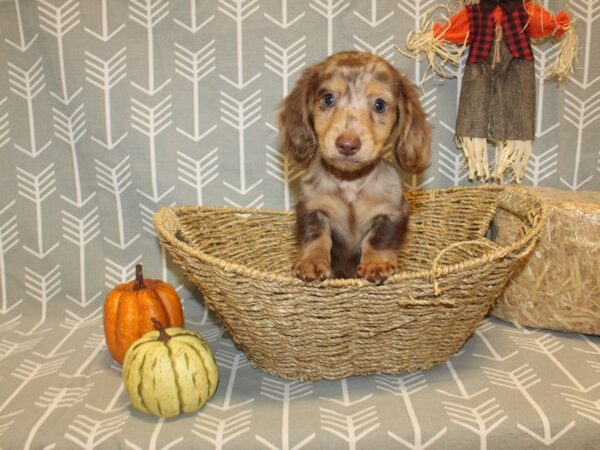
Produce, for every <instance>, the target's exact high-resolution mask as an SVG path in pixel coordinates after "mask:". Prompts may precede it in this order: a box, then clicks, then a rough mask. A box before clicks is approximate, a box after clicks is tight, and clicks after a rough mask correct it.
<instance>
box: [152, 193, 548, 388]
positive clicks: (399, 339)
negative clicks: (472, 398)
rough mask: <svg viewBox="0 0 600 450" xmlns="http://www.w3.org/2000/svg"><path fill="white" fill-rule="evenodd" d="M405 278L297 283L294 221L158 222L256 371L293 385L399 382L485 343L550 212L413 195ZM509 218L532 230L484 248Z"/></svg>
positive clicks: (248, 214)
mask: <svg viewBox="0 0 600 450" xmlns="http://www.w3.org/2000/svg"><path fill="white" fill-rule="evenodd" d="M405 195H406V198H407V200H408V201H409V203H410V205H411V220H410V225H409V232H408V237H407V241H406V244H405V245H404V248H403V249H402V251H401V254H400V267H399V270H398V273H397V274H396V275H394V276H393V277H391V278H389V279H388V280H386V282H385V283H384V284H383V285H379V286H376V285H373V284H370V283H369V282H367V281H365V280H361V279H331V280H326V281H324V282H313V283H305V282H303V281H301V280H299V279H297V278H294V277H293V276H292V274H291V267H292V264H293V261H294V259H295V255H296V244H295V240H294V224H295V216H294V214H293V212H289V211H269V210H252V209H233V208H221V207H201V206H183V207H170V208H162V209H161V210H159V211H158V212H157V213H156V215H155V218H154V224H155V227H156V229H157V231H158V236H159V239H160V241H161V243H162V245H163V246H164V247H165V248H166V249H167V251H168V252H169V253H170V254H171V256H172V257H173V260H174V261H175V263H176V264H178V265H179V266H180V267H181V268H182V269H183V270H184V272H185V273H186V275H187V276H188V277H189V279H190V280H191V281H192V282H193V283H194V284H196V285H197V286H198V287H199V288H200V290H201V291H202V293H203V297H204V302H205V304H206V306H208V308H210V309H211V310H213V311H214V312H215V313H216V314H217V316H218V317H219V318H220V319H221V320H222V324H223V326H224V327H225V328H226V329H227V330H228V331H229V333H230V334H231V336H232V338H233V340H234V341H235V342H236V343H237V344H238V345H239V346H240V347H241V348H242V349H243V350H244V352H245V353H246V354H247V356H248V358H249V359H250V361H251V362H252V364H253V365H254V366H257V367H260V368H261V369H263V370H265V371H266V372H269V373H271V374H275V375H278V376H281V377H284V378H288V379H300V380H316V379H340V378H344V377H347V376H352V375H369V374H375V373H388V374H398V373H403V372H407V371H417V370H426V369H429V368H431V367H433V366H434V365H437V364H443V363H445V362H447V360H448V359H449V358H450V357H451V356H452V355H453V354H455V353H456V352H457V351H458V350H459V349H460V348H461V347H462V345H463V344H464V343H465V341H466V340H467V339H468V338H469V337H470V336H471V334H472V333H473V332H474V331H475V329H476V328H477V326H478V325H479V323H480V322H481V320H482V319H483V317H484V316H485V315H486V314H487V312H488V310H489V308H490V306H491V305H492V303H493V302H494V300H495V299H496V298H497V297H498V296H499V295H500V294H501V292H502V291H503V289H504V287H505V285H506V284H507V282H508V280H509V278H510V276H511V275H512V273H513V272H514V271H515V270H516V269H517V268H518V266H519V264H520V263H521V261H522V260H523V259H524V258H526V257H527V255H528V254H529V253H530V252H531V250H532V248H533V246H534V245H535V243H536V241H537V239H538V237H539V236H540V234H541V232H542V230H543V224H544V223H545V215H546V211H545V207H544V204H543V202H542V201H541V200H540V199H539V198H538V197H536V196H535V194H532V193H531V192H527V191H525V190H523V189H520V188H518V187H510V188H503V187H500V186H478V187H459V188H450V189H438V190H425V191H414V192H408V193H406V194H405ZM499 209H501V210H504V211H507V212H508V213H510V214H514V215H515V217H517V218H518V219H519V220H520V221H521V222H522V226H521V229H520V231H519V233H518V236H517V237H516V238H515V239H514V241H512V242H510V243H508V244H507V245H504V246H499V245H497V244H495V243H494V242H492V241H490V240H488V239H486V238H485V236H486V233H487V231H488V229H489V227H490V224H491V222H492V220H493V218H494V216H495V215H496V213H497V211H498V210H499Z"/></svg>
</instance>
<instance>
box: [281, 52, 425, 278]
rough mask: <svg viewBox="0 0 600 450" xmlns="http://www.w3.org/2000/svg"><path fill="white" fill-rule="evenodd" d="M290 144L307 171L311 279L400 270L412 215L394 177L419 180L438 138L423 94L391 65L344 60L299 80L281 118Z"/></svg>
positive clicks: (302, 229)
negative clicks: (403, 173) (388, 154)
mask: <svg viewBox="0 0 600 450" xmlns="http://www.w3.org/2000/svg"><path fill="white" fill-rule="evenodd" d="M279 125H280V134H281V139H282V143H283V145H284V146H285V147H286V148H287V149H288V151H289V152H291V154H292V155H293V157H294V158H295V159H296V160H297V161H298V162H299V163H301V164H303V165H305V166H308V169H307V171H306V174H305V176H304V178H303V179H302V182H301V193H300V199H299V202H298V204H297V206H296V213H297V224H296V233H297V236H296V237H297V241H298V250H299V252H298V259H297V261H296V263H295V265H294V268H293V270H294V274H295V275H296V276H297V277H299V278H301V279H303V280H306V281H312V280H324V279H326V278H330V277H335V278H352V277H356V276H359V277H362V278H365V279H367V280H369V281H371V282H373V283H378V284H380V283H383V281H384V280H385V279H386V278H387V277H389V276H391V275H393V274H394V273H395V272H396V265H397V259H398V250H399V249H400V247H401V245H402V241H403V239H404V236H405V233H406V230H407V225H408V212H409V207H408V204H407V203H406V200H405V199H404V196H403V193H402V182H401V180H400V177H399V176H398V173H397V172H396V169H395V168H394V167H393V165H392V164H391V163H389V162H388V161H387V160H386V159H384V158H383V153H384V149H385V148H387V147H388V146H391V147H392V148H393V151H394V154H395V158H396V160H397V161H398V163H399V164H400V165H401V166H402V167H403V168H404V169H406V170H407V171H409V172H412V173H419V172H421V171H423V170H424V169H425V168H426V167H427V165H428V163H429V157H430V153H431V148H430V147H431V133H430V127H429V124H428V123H427V120H426V116H425V113H424V112H423V109H422V107H421V104H420V103H419V98H418V95H417V92H416V90H415V87H414V86H413V85H412V83H411V82H410V81H409V80H408V79H407V78H406V77H405V76H404V75H402V74H401V73H399V72H398V71H397V70H396V69H395V68H394V67H393V66H392V65H391V64H389V63H388V62H387V61H385V60H384V59H382V58H380V57H377V56H375V55H372V54H368V53H362V52H353V51H352V52H341V53H337V54H334V55H332V56H330V57H329V58H327V59H326V60H324V61H322V62H321V63H318V64H316V65H314V66H312V67H310V68H308V69H307V70H305V71H304V73H303V74H302V75H301V77H300V79H299V80H298V82H297V84H296V86H295V87H294V89H293V90H292V92H291V93H290V94H289V95H288V96H287V97H286V98H285V99H284V100H283V102H282V104H281V109H280V112H279Z"/></svg>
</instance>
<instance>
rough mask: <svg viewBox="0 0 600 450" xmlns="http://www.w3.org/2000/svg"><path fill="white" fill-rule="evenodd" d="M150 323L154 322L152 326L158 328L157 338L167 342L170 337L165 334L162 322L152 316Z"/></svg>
mask: <svg viewBox="0 0 600 450" xmlns="http://www.w3.org/2000/svg"><path fill="white" fill-rule="evenodd" d="M151 320H152V323H153V324H154V328H156V329H157V330H158V333H159V335H158V340H159V341H162V342H168V341H169V339H171V336H169V335H168V334H167V331H166V330H165V327H163V324H162V323H160V322H159V321H158V320H157V319H155V318H154V317H152V319H151Z"/></svg>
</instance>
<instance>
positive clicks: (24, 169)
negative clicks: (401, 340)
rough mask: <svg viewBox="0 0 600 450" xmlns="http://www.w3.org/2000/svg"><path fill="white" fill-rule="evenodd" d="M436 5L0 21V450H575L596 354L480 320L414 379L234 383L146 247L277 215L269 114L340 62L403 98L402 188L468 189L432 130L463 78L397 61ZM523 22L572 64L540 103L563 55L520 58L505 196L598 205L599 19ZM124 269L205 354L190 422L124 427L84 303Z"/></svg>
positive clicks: (129, 420) (292, 176) (200, 319)
mask: <svg viewBox="0 0 600 450" xmlns="http://www.w3.org/2000/svg"><path fill="white" fill-rule="evenodd" d="M436 3H437V2H435V1H434V0H418V1H410V0H395V1H394V2H386V1H383V0H369V1H364V0H363V1H358V0H309V1H305V2H294V1H291V0H219V1H212V2H211V1H204V0H127V1H108V0H98V1H95V2H90V1H81V0H38V1H23V0H4V1H0V386H2V387H1V388H0V441H1V442H2V444H0V447H2V448H13V447H18V448H23V447H30V448H44V449H51V448H89V449H93V448H95V449H103V448H143V449H159V448H166V449H168V448H194V447H202V448H204V447H207V448H213V447H214V448H223V449H237V448H248V447H251V448H288V449H292V448H336V449H338V448H339V449H347V448H350V449H352V448H392V447H402V448H407V447H408V448H431V449H433V448H482V449H485V448H493V447H494V446H495V444H496V443H498V442H500V441H501V440H503V439H504V438H505V436H508V435H511V436H515V435H516V436H518V437H519V439H522V440H523V442H524V443H525V444H524V445H530V446H537V447H540V448H543V447H545V446H546V445H547V444H549V445H550V446H553V447H556V446H558V447H561V446H569V447H570V448H571V447H572V448H588V447H593V444H592V443H590V442H591V441H590V439H591V438H590V436H592V435H593V434H594V433H596V434H597V429H598V426H600V385H598V376H599V374H600V341H599V340H598V337H595V336H581V335H567V334H562V333H549V332H547V331H544V330H532V329H524V330H519V331H517V330H514V329H513V328H512V327H510V326H507V325H505V324H503V323H501V322H499V321H497V320H493V319H489V320H486V321H484V322H483V323H482V325H481V326H480V328H479V329H478V330H477V331H476V332H475V333H474V335H473V336H472V338H471V339H469V341H468V342H467V343H466V345H465V346H464V347H463V349H462V351H461V352H460V353H459V354H457V355H455V356H454V357H453V358H451V359H450V360H449V361H447V362H446V363H445V364H444V365H440V366H438V367H436V368H433V369H432V370H431V371H428V372H426V373H420V374H403V375H401V376H389V375H381V376H370V377H353V378H348V379H344V380H335V381H319V382H313V383H310V384H304V383H299V382H294V381H290V380H282V379H279V378H276V377H274V376H268V375H267V374H265V373H264V372H262V371H260V370H259V369H256V368H254V367H252V365H251V363H250V361H249V359H248V357H247V356H246V355H245V354H244V353H243V352H242V351H240V350H239V349H237V348H236V347H235V345H234V344H233V340H232V339H231V338H230V337H229V336H228V335H227V333H225V332H224V331H223V329H222V328H221V327H220V325H219V321H218V318H216V317H215V316H214V314H213V313H212V312H210V311H209V310H208V309H207V308H205V307H204V306H203V303H202V300H201V299H200V297H201V294H200V292H199V291H198V290H197V289H195V288H193V287H192V286H191V285H190V284H188V283H185V284H184V279H185V278H184V275H183V274H182V273H181V271H180V270H179V268H178V267H177V264H175V263H174V262H173V261H172V260H171V258H170V257H169V255H168V254H167V253H166V251H165V250H164V248H162V247H160V246H159V243H158V239H157V236H156V229H155V227H154V225H153V217H154V214H155V213H156V211H157V210H158V209H159V208H161V207H163V206H172V205H185V204H202V205H230V206H242V207H246V206H256V207H266V208H274V209H291V208H292V207H293V205H294V202H295V201H296V200H297V192H296V186H297V183H298V181H299V178H300V177H301V176H302V174H303V168H302V167H299V166H298V165H296V164H295V162H294V161H292V159H291V158H290V156H289V155H288V154H287V153H286V152H285V151H284V150H285V149H283V148H282V147H281V145H280V142H279V137H278V135H279V130H278V125H277V112H278V110H277V108H278V105H279V104H280V101H281V99H282V98H283V97H284V96H286V95H287V94H289V92H291V90H292V89H293V87H294V83H295V82H296V80H297V79H298V78H299V76H300V74H301V73H302V71H303V70H305V69H306V68H307V67H310V66H311V65H312V64H313V63H315V62H317V61H319V60H321V59H322V58H323V57H325V56H326V55H327V54H329V53H333V52H335V51H338V50H349V49H355V50H363V51H369V52H372V53H375V54H378V55H380V56H382V57H384V58H386V59H387V60H388V61H390V62H391V63H392V64H393V65H394V66H396V67H397V68H398V69H400V70H401V71H402V72H404V73H405V74H407V75H408V77H409V78H410V79H411V80H413V81H415V82H417V83H418V84H419V86H418V87H419V93H420V95H421V101H422V103H423V106H424V108H425V110H426V111H427V114H428V116H429V121H430V123H431V125H432V127H433V158H432V161H431V167H430V168H429V169H428V170H427V172H425V173H424V174H423V175H420V176H407V175H406V174H402V176H403V179H404V182H405V186H406V188H407V189H416V188H419V187H423V186H427V187H429V186H432V187H433V186H435V187H446V186H462V185H465V184H467V180H466V172H465V170H464V169H465V167H464V162H463V157H462V155H461V153H460V152H459V151H457V150H456V146H455V144H454V129H453V125H448V124H453V122H454V119H455V115H456V109H457V106H458V98H459V93H460V90H461V82H462V75H463V68H464V62H463V63H462V64H461V65H460V66H459V67H458V68H455V67H448V70H449V71H452V73H454V74H455V75H456V77H457V79H456V80H448V81H445V82H444V83H440V82H439V80H437V79H435V77H433V74H432V73H431V72H428V71H427V66H426V63H425V62H424V61H423V60H421V61H412V60H409V59H408V58H405V57H404V56H402V55H401V54H400V53H399V52H397V49H396V46H397V47H398V48H400V49H402V48H405V39H406V35H407V33H408V32H409V31H410V30H412V29H415V28H417V27H418V26H419V25H420V24H421V21H422V19H423V15H424V14H425V13H426V12H427V11H428V10H430V8H432V7H433V6H434V5H435V4H436ZM542 3H543V4H544V5H546V7H547V8H549V9H551V10H552V11H553V12H557V11H558V9H560V8H566V10H567V11H568V13H569V14H572V15H573V17H575V18H576V22H575V24H574V28H575V32H576V33H577V35H578V37H579V42H580V49H579V52H578V60H577V65H576V71H575V73H574V74H573V75H572V77H571V79H570V81H569V83H567V84H566V85H564V86H563V85H561V86H554V85H551V84H549V83H546V82H542V77H543V72H544V70H545V68H546V67H548V66H549V65H551V64H552V63H553V62H554V59H555V57H556V55H557V51H558V48H559V45H558V43H557V42H555V41H551V42H547V43H545V44H540V45H538V44H537V43H536V44H535V45H534V52H535V59H536V90H537V100H536V110H537V111H536V118H535V119H536V120H535V124H536V143H535V146H534V151H533V155H532V157H531V159H530V163H529V166H528V168H527V173H526V175H525V179H524V182H525V183H527V184H532V185H537V186H545V185H549V186H561V185H562V186H563V188H566V189H575V190H582V189H585V190H591V191H598V190H600V152H599V150H598V148H597V147H598V146H597V145H596V142H597V141H598V126H597V125H598V123H599V122H598V117H599V111H600V103H599V101H600V100H599V97H598V93H599V90H600V83H598V80H600V70H599V66H598V64H596V61H597V60H598V59H599V53H598V51H599V50H598V49H597V48H596V47H597V46H596V45H595V43H596V41H598V38H599V33H600V29H599V28H598V20H597V19H598V17H600V0H589V1H587V0H586V1H584V0H571V1H569V2H568V5H566V6H568V7H566V6H565V4H559V3H560V2H557V1H556V0H553V1H552V2H542ZM563 3H565V2H563ZM457 4H458V3H457V2H454V6H456V5H457ZM465 57H466V52H465ZM388 156H391V155H388ZM139 263H142V264H143V265H144V272H145V274H146V276H147V277H148V278H160V279H163V280H166V281H169V282H171V283H173V285H174V287H175V288H176V289H177V292H178V293H179V294H180V296H181V298H182V299H183V307H184V311H185V318H186V321H185V326H186V328H188V329H193V330H195V331H197V332H199V333H201V334H202V335H203V336H204V337H205V338H206V339H207V341H208V342H209V344H210V345H211V346H212V347H213V351H214V353H215V357H216V359H217V364H218V366H219V371H220V383H219V385H218V390H217V392H216V394H215V396H214V397H213V398H212V399H211V401H210V402H209V403H208V404H207V405H206V406H205V407H204V408H203V409H202V410H201V411H199V412H197V413H195V414H190V415H182V416H180V417H178V418H176V419H170V420H163V419H155V418H152V417H147V416H144V415H142V414H141V413H138V412H136V411H134V410H133V409H132V408H131V406H130V403H129V401H128V397H127V393H126V392H125V390H124V385H123V382H122V380H121V368H120V367H119V366H118V365H117V364H116V363H114V362H112V360H111V358H110V355H109V354H108V352H107V349H106V346H105V341H104V336H103V335H102V300H103V297H104V296H105V295H106V294H107V293H108V292H109V290H110V289H112V288H113V287H114V286H115V285H117V284H121V283H126V282H129V281H131V280H132V279H133V278H134V276H135V266H136V264H139ZM252 301H253V300H252V299H251V298H249V304H250V305H252V306H253V307H259V305H255V304H253V303H252ZM290 319H293V320H296V318H293V317H290ZM280 332H283V333H285V330H280ZM355 350H356V351H358V350H357V349H349V350H348V351H355ZM525 364H527V365H526V366H524V365H525ZM482 365H483V366H485V369H484V368H482V367H481V366H482ZM519 368H520V370H519ZM513 377H514V378H515V379H516V380H517V381H514V380H512V378H513ZM528 377H531V378H530V379H528ZM538 379H539V381H537V380H538ZM519 382H520V383H521V385H519V384H518V383H519ZM534 382H535V384H532V383H534ZM92 383H93V384H92ZM515 386H517V387H516V388H515ZM50 387H52V389H50ZM86 389H88V390H86ZM78 390H79V391H78ZM286 392H287V393H286ZM36 403H37V404H36ZM16 436H21V438H18V437H16Z"/></svg>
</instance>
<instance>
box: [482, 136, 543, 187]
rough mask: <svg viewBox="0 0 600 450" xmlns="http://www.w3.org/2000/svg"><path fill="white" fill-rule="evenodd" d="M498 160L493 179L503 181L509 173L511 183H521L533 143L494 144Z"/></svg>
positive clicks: (498, 142) (508, 142) (510, 141)
mask: <svg viewBox="0 0 600 450" xmlns="http://www.w3.org/2000/svg"><path fill="white" fill-rule="evenodd" d="M494 144H495V145H496V160H495V162H494V168H493V170H492V178H493V179H496V180H499V181H502V180H503V179H504V175H505V174H506V173H509V176H510V181H515V182H517V183H520V182H521V181H522V180H523V177H524V176H525V173H526V171H527V164H528V163H529V158H530V157H531V152H532V150H533V142H532V141H523V140H512V139H511V140H506V141H497V142H494Z"/></svg>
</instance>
